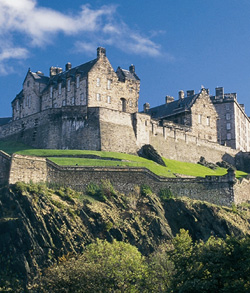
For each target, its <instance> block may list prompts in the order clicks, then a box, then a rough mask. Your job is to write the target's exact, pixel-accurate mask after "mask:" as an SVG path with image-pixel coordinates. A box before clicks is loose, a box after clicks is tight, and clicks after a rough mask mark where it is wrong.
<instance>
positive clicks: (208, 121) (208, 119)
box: [207, 117, 210, 126]
mask: <svg viewBox="0 0 250 293" xmlns="http://www.w3.org/2000/svg"><path fill="white" fill-rule="evenodd" d="M207 125H208V126H209V125H210V117H207Z"/></svg>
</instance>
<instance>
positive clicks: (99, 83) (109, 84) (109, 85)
mask: <svg viewBox="0 0 250 293" xmlns="http://www.w3.org/2000/svg"><path fill="white" fill-rule="evenodd" d="M111 82H112V81H111V79H108V80H107V89H108V90H110V89H111ZM96 86H98V87H99V86H101V79H100V77H97V79H96Z"/></svg>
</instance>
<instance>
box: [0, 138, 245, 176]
mask: <svg viewBox="0 0 250 293" xmlns="http://www.w3.org/2000/svg"><path fill="white" fill-rule="evenodd" d="M0 149H2V150H4V151H5V152H7V153H9V154H12V153H14V152H15V153H18V154H21V155H28V156H38V157H47V158H49V159H50V160H51V161H53V162H54V163H56V164H58V165H64V166H65V165H71V166H75V165H78V166H105V167H106V166H129V167H144V168H147V169H149V170H150V171H151V172H153V173H155V174H157V175H159V176H164V177H175V176H176V174H182V175H186V176H194V177H197V176H199V177H205V176H207V175H210V176H213V175H214V176H216V175H217V176H221V175H225V174H226V173H227V170H226V169H224V168H220V167H218V168H216V169H215V170H212V169H210V168H207V167H204V166H202V165H199V164H193V163H187V162H179V161H175V160H170V159H166V158H163V161H164V162H165V164H166V167H164V166H161V165H159V164H157V163H155V162H153V161H151V160H147V159H145V158H142V157H139V156H135V155H129V154H124V153H115V152H104V151H90V150H48V149H34V148H30V147H28V146H25V145H24V144H21V143H13V142H0ZM245 175H247V174H246V173H245V172H242V171H236V177H238V178H240V177H242V176H245Z"/></svg>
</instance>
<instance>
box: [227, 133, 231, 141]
mask: <svg viewBox="0 0 250 293" xmlns="http://www.w3.org/2000/svg"><path fill="white" fill-rule="evenodd" d="M230 139H231V133H230V132H228V133H227V140H230Z"/></svg>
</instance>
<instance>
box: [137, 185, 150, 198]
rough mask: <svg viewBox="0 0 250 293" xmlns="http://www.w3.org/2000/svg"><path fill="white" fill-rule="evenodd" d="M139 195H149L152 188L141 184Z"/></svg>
mask: <svg viewBox="0 0 250 293" xmlns="http://www.w3.org/2000/svg"><path fill="white" fill-rule="evenodd" d="M140 191H141V195H142V196H147V195H151V194H152V193H153V192H152V189H151V188H150V186H148V185H147V184H142V185H141V190H140Z"/></svg>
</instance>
